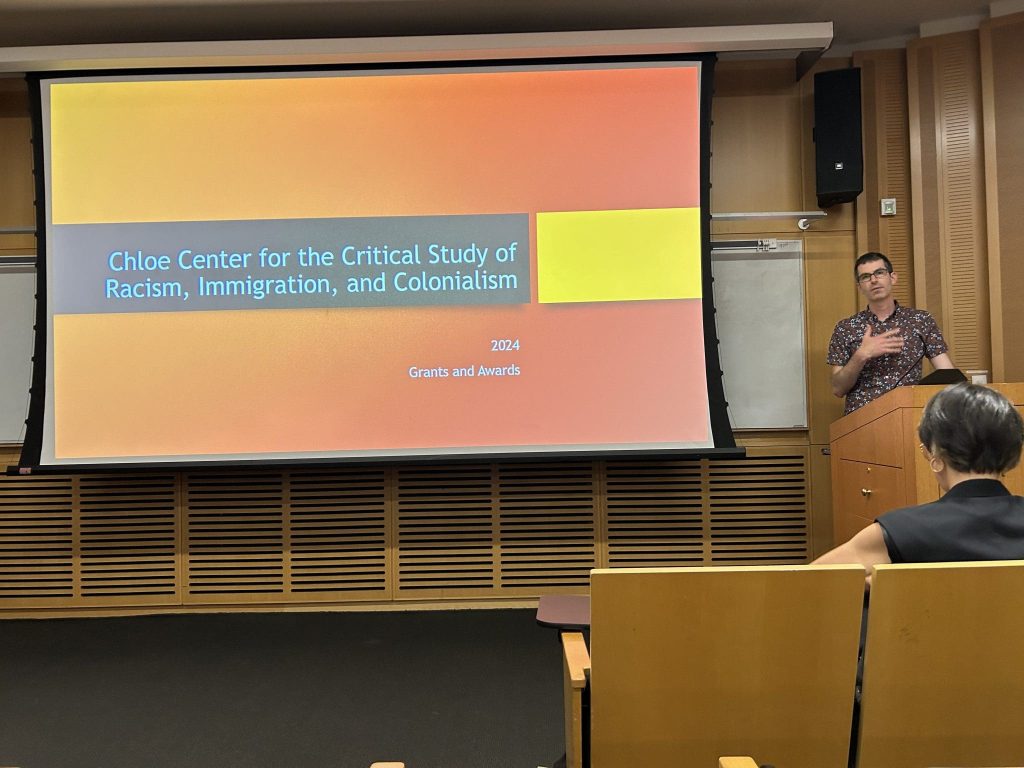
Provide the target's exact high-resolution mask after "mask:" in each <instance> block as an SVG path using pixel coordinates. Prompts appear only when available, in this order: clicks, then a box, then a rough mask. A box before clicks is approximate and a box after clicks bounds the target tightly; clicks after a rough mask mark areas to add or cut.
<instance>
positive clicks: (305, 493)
mask: <svg viewBox="0 0 1024 768" xmlns="http://www.w3.org/2000/svg"><path fill="white" fill-rule="evenodd" d="M808 450H809V449H808V447H807V446H806V445H804V446H795V447H788V446H758V447H752V448H750V449H749V456H748V457H747V458H745V459H733V460H725V459H673V460H626V459H621V460H582V461H549V462H541V461H534V462H506V463H478V464H458V465H433V464H424V465H415V466H368V467H340V468H324V469H313V468H303V469H281V470H274V469H265V470H245V471H238V470H231V471H224V470H211V471H196V472H190V473H154V474H118V475H113V474H111V475H107V474H103V475H76V476H57V475H42V476H27V477H2V478H0V613H2V612H5V611H7V612H12V611H22V612H31V610H33V609H35V610H39V609H45V610H50V611H52V610H59V609H76V610H77V609H89V608H93V609H99V608H104V609H112V608H135V609H146V610H157V611H158V610H160V609H161V608H176V609H180V608H183V607H184V608H190V609H195V608H200V607H207V606H217V607H231V606H235V607H237V608H245V607H251V606H253V605H261V604H276V605H315V604H324V603H330V604H334V605H346V604H356V603H360V602H364V603H365V602H367V601H371V602H374V603H388V602H406V601H426V600H429V601H435V602H436V601H440V602H457V601H459V600H465V599H473V600H480V599H503V598H523V597H536V596H538V595H541V594H548V593H555V592H581V591H586V589H587V586H588V583H589V572H590V569H591V568H594V567H605V566H610V567H615V566H638V565H711V564H716V565H717V564H731V563H755V562H756V563H802V562H805V561H806V560H807V558H808V556H809V554H810V552H809V541H810V524H809V515H808V501H809V477H810V473H809V470H808Z"/></svg>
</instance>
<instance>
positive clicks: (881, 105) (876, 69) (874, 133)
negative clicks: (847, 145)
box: [853, 50, 914, 306]
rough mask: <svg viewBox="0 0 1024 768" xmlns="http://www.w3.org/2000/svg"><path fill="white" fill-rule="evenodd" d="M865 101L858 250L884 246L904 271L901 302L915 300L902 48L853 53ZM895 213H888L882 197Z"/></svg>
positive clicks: (899, 290)
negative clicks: (890, 200) (893, 205)
mask: <svg viewBox="0 0 1024 768" xmlns="http://www.w3.org/2000/svg"><path fill="white" fill-rule="evenodd" d="M853 62H854V65H855V66H859V67H860V68H861V93H862V94H863V102H864V109H863V114H864V194H863V195H862V196H861V197H860V199H859V200H858V203H857V251H858V253H865V252H867V251H880V252H882V253H884V254H885V255H886V256H888V257H889V260H890V261H891V262H892V263H893V267H894V269H895V271H896V273H897V274H898V275H899V278H900V279H899V282H897V284H896V287H895V289H894V291H893V292H894V295H895V296H896V299H897V301H899V302H901V303H903V304H905V305H910V306H912V305H913V304H914V259H913V250H912V240H913V225H912V222H913V215H912V208H911V190H910V144H909V142H908V138H907V136H908V121H909V116H908V106H907V59H906V53H905V52H904V51H903V50H885V51H864V52H858V53H856V54H854V57H853ZM889 197H891V198H895V200H896V215H895V216H886V217H883V216H882V215H881V213H880V208H879V206H880V200H881V199H882V198H889Z"/></svg>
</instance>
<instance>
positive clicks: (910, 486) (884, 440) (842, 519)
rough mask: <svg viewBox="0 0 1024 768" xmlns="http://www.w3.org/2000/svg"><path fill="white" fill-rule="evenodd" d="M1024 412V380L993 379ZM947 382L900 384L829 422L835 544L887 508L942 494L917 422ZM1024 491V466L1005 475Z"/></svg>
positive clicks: (1011, 486)
mask: <svg viewBox="0 0 1024 768" xmlns="http://www.w3.org/2000/svg"><path fill="white" fill-rule="evenodd" d="M989 386H990V387H992V389H996V390H998V391H999V392H1002V393H1003V394H1004V395H1006V397H1007V398H1009V400H1010V402H1012V403H1013V404H1014V405H1015V406H1017V410H1018V411H1021V412H1022V413H1024V384H1021V383H1013V384H990V385H989ZM943 388H944V387H943V386H941V385H940V386H916V387H897V388H896V389H894V390H892V391H891V392H887V393H886V394H884V395H882V397H880V398H878V399H877V400H875V401H874V402H871V403H868V404H867V405H865V406H864V407H863V408H860V409H858V410H856V411H854V412H853V413H851V414H849V415H848V416H843V417H842V418H841V419H838V420H836V421H835V422H833V423H832V425H831V427H829V445H830V447H831V451H832V461H831V464H832V516H833V520H834V528H833V538H834V542H835V544H842V543H843V542H845V541H846V540H848V539H849V538H850V537H851V536H853V534H855V533H856V532H857V531H859V530H860V529H861V528H864V527H866V526H868V525H870V524H871V523H873V522H874V521H875V518H876V517H878V516H879V515H880V514H882V513H883V512H888V511H889V510H890V509H898V508H899V507H909V506H913V505H914V504H924V503H926V502H929V501H935V500H936V499H937V498H939V495H940V492H939V486H938V483H937V482H936V481H935V478H934V476H933V475H932V471H931V470H930V469H929V467H928V462H927V461H925V459H924V456H923V455H922V454H921V451H920V450H919V446H920V444H921V441H920V440H919V439H918V437H917V425H918V423H919V422H920V421H921V412H922V411H923V410H924V406H925V403H927V402H928V400H929V399H930V398H931V397H932V395H934V394H935V393H936V392H941V391H942V390H943ZM1003 482H1004V483H1005V484H1006V487H1007V488H1009V489H1010V491H1011V492H1012V493H1016V494H1019V495H1022V496H1024V468H1022V467H1021V466H1020V465H1018V466H1017V467H1016V468H1015V469H1014V470H1013V471H1011V472H1010V473H1009V474H1007V476H1006V477H1005V478H1004V479H1003Z"/></svg>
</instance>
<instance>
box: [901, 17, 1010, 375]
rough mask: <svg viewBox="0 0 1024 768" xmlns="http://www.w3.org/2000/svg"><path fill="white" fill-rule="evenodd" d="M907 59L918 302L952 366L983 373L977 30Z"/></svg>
mask: <svg viewBox="0 0 1024 768" xmlns="http://www.w3.org/2000/svg"><path fill="white" fill-rule="evenodd" d="M907 56H908V81H909V83H910V89H909V90H910V104H911V119H912V131H911V161H912V165H913V166H914V173H913V176H914V193H915V199H916V200H917V201H919V204H918V205H915V208H914V261H915V274H916V276H917V280H916V288H917V303H918V304H919V305H922V306H925V307H926V308H927V309H928V310H929V311H931V312H932V313H933V314H935V315H936V318H937V319H939V320H940V325H941V327H942V329H943V332H944V334H945V335H946V338H947V340H948V341H949V343H950V347H951V350H952V353H953V358H954V361H955V362H956V363H957V365H958V366H959V367H961V368H980V369H989V368H990V367H991V344H990V327H991V320H990V316H989V299H988V257H987V251H986V239H987V236H986V205H985V187H984V149H983V143H982V105H981V74H980V60H979V42H978V33H977V32H973V31H972V32H958V33H955V34H950V35H941V36H938V37H932V38H924V39H921V40H916V41H912V42H911V43H910V44H908V46H907Z"/></svg>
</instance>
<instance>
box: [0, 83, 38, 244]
mask: <svg viewBox="0 0 1024 768" xmlns="http://www.w3.org/2000/svg"><path fill="white" fill-rule="evenodd" d="M0 148H2V151H0V228H2V227H34V226H35V223H36V219H35V206H34V205H33V201H34V200H35V185H34V182H33V179H32V123H31V120H30V119H29V108H28V86H27V84H26V82H25V81H24V80H21V79H12V78H0ZM0 246H3V247H10V248H13V249H24V248H25V247H26V246H30V247H34V242H33V241H32V238H31V237H29V236H26V235H17V236H12V235H0ZM23 252H24V251H23Z"/></svg>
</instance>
